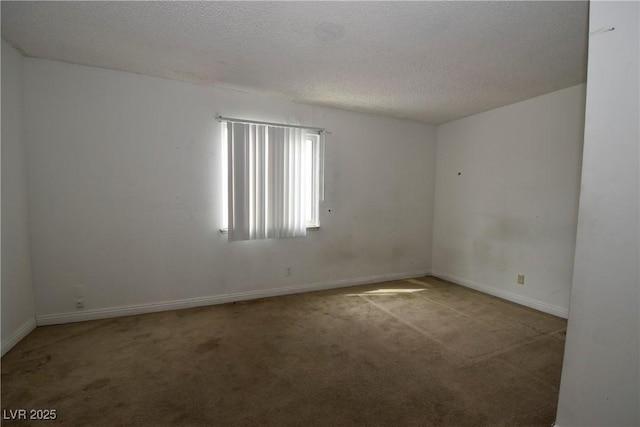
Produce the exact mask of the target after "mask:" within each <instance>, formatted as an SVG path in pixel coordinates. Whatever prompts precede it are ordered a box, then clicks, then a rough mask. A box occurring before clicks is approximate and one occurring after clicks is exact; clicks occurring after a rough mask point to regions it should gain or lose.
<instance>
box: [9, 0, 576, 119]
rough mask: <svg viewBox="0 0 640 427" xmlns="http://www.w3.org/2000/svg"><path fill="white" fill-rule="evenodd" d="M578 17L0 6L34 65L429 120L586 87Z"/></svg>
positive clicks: (437, 9) (541, 11) (149, 5)
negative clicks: (106, 71)
mask: <svg viewBox="0 0 640 427" xmlns="http://www.w3.org/2000/svg"><path fill="white" fill-rule="evenodd" d="M587 18H588V5H587V3H586V2H573V1H572V2H6V1H3V2H2V37H3V38H4V39H5V40H6V41H8V42H9V43H10V44H12V45H13V46H15V47H17V48H18V49H20V50H21V51H22V52H23V53H24V54H25V55H28V56H33V57H38V58H48V59H54V60H59V61H66V62H71V63H76V64H84V65H91V66H96V67H104V68H112V69H117V70H124V71H131V72H136V73H142V74H148V75H152V76H160V77H166V78H170V79H176V80H183V81H188V82H194V83H199V84H206V85H215V86H220V87H228V88H235V89H241V90H245V91H253V92H260V93H268V94H275V95H278V96H281V97H284V98H286V99H290V100H294V101H298V102H304V103H310V104H315V105H325V106H331V107H338V108H343V109H348V110H356V111H365V112H375V113H380V114H386V115H391V116H395V117H402V118H410V119H415V120H420V121H424V122H427V123H434V124H439V123H444V122H447V121H450V120H454V119H457V118H461V117H465V116H468V115H471V114H475V113H478V112H481V111H486V110H489V109H491V108H495V107H499V106H503V105H507V104H511V103H514V102H517V101H521V100H524V99H527V98H531V97H533V96H537V95H542V94H544V93H548V92H552V91H554V90H559V89H562V88H565V87H569V86H572V85H575V84H578V83H582V82H584V81H585V80H586V56H587V49H586V43H587ZM320 24H325V25H321V26H320V27H318V25H320ZM327 24H328V25H327ZM336 24H337V25H336Z"/></svg>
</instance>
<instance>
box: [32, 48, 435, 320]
mask: <svg viewBox="0 0 640 427" xmlns="http://www.w3.org/2000/svg"><path fill="white" fill-rule="evenodd" d="M25 68H26V74H25V79H26V81H25V83H26V95H25V100H26V109H27V116H26V126H25V129H26V138H27V141H28V144H29V153H30V176H29V178H30V189H31V192H30V202H31V229H32V236H33V238H32V256H33V279H34V286H35V290H36V311H37V314H38V321H39V323H40V324H46V323H55V322H60V321H72V320H78V319H80V318H90V317H100V316H103V315H112V314H118V313H120V314H123V313H129V312H134V311H136V310H140V311H147V310H153V309H158V308H160V307H158V306H149V305H150V304H158V303H162V302H170V301H183V302H184V301H185V300H190V301H187V302H186V303H187V304H202V303H209V302H216V301H218V302H219V301H224V300H226V299H225V298H224V297H223V298H220V297H221V296H225V295H229V294H231V297H230V298H231V299H238V298H241V297H243V296H259V295H261V294H260V293H259V292H261V291H264V292H266V294H273V293H277V292H279V291H277V289H278V288H283V287H296V286H302V285H313V284H319V286H338V285H342V284H346V283H360V282H366V281H376V280H384V279H386V278H394V277H406V276H412V275H418V274H424V273H426V272H429V271H430V269H431V223H432V217H431V212H432V210H433V206H432V204H433V189H434V178H435V177H434V170H435V166H434V162H435V128H434V127H433V126H429V125H425V124H420V123H416V122H409V121H402V120H396V119H391V118H384V117H381V116H373V115H365V114H357V113H350V112H345V111H340V110H333V109H326V108H318V107H311V106H307V105H300V104H295V103H291V102H287V101H284V100H279V99H275V98H270V97H263V96H257V95H252V94H247V93H242V92H238V91H230V90H222V89H217V88H210V87H203V86H197V85H190V84H184V83H179V82H174V81H170V80H164V79H159V78H152V77H145V76H140V75H136V74H130V73H124V72H118V71H112V70H103V69H97V68H90V67H83V66H76V65H70V64H64V63H60V62H53V61H46V60H38V59H27V60H26V62H25ZM216 113H217V114H222V115H225V116H230V117H243V118H249V119H262V120H267V121H273V122H283V121H289V122H290V121H291V120H297V121H298V122H300V123H302V124H308V125H315V126H322V127H326V128H327V129H328V130H329V131H330V132H331V134H330V135H328V136H327V139H326V141H327V142H326V198H327V199H326V202H325V203H324V204H323V205H322V206H321V214H320V221H321V229H320V230H319V231H311V232H309V233H308V236H307V237H306V238H302V239H284V240H266V241H251V242H233V243H229V242H227V241H226V235H221V234H220V233H219V232H218V228H219V227H220V197H221V196H220V188H219V185H220V168H219V165H220V162H221V158H220V147H219V144H220V131H219V124H218V123H217V122H216V121H215V120H214V115H215V114H216ZM329 210H331V212H329ZM286 267H291V268H292V272H293V274H292V275H291V276H290V277H286V276H285V268H286ZM76 285H83V286H85V287H86V291H85V303H86V308H85V309H84V310H76V309H75V306H74V303H75V295H74V286H76ZM307 289H310V288H307ZM274 290H275V291H274ZM239 293H250V294H249V295H239ZM194 299H195V300H194ZM131 305H142V307H133V308H132V309H131V310H129V309H126V308H125V309H124V311H120V312H115V311H109V312H101V311H100V310H105V309H107V310H108V309H113V308H122V307H126V306H131ZM175 306H177V305H175V304H169V305H167V306H164V308H170V307H175ZM74 313H84V314H83V315H82V316H80V317H75V316H74Z"/></svg>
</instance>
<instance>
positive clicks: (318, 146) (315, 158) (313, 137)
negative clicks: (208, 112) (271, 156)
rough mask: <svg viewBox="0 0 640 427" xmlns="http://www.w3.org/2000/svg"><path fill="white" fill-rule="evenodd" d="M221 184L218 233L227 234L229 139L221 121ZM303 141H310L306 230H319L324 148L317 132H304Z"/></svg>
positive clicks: (322, 196) (322, 195)
mask: <svg viewBox="0 0 640 427" xmlns="http://www.w3.org/2000/svg"><path fill="white" fill-rule="evenodd" d="M220 126H221V132H220V133H221V144H220V146H221V160H222V162H221V175H222V176H221V183H222V191H221V193H222V203H221V206H222V218H221V219H222V221H221V222H222V226H221V227H220V233H223V234H225V233H228V231H229V230H228V225H229V164H228V157H229V138H228V132H227V122H226V121H221V122H220ZM305 141H311V145H312V146H311V150H310V151H311V163H312V164H311V182H310V186H311V187H312V191H311V202H310V205H311V206H310V209H311V212H310V213H309V215H310V218H309V219H308V220H307V224H306V229H307V230H319V229H320V202H321V201H322V200H323V199H324V194H323V193H324V182H323V180H324V177H323V168H324V147H323V141H322V138H321V135H320V133H319V132H314V131H311V130H307V131H305Z"/></svg>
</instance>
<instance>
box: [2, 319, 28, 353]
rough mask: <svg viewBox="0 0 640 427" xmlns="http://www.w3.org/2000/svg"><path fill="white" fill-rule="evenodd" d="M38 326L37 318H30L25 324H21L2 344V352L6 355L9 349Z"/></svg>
mask: <svg viewBox="0 0 640 427" xmlns="http://www.w3.org/2000/svg"><path fill="white" fill-rule="evenodd" d="M35 328H36V319H35V318H33V319H29V320H28V321H27V322H26V323H25V324H24V325H22V326H20V327H19V328H18V329H17V330H16V331H15V332H14V333H12V334H11V336H9V337H8V338H6V339H3V340H2V344H0V347H1V348H0V354H1V355H2V356H4V355H5V354H6V353H7V352H8V351H9V350H11V349H12V348H13V346H15V345H16V344H18V343H19V342H20V341H21V340H22V339H23V338H24V337H26V336H27V335H29V334H30V333H31V331H33V330H34V329H35Z"/></svg>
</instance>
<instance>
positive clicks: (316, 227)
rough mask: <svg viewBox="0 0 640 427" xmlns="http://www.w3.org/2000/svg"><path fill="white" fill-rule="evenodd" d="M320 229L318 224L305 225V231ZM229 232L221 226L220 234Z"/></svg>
mask: <svg viewBox="0 0 640 427" xmlns="http://www.w3.org/2000/svg"><path fill="white" fill-rule="evenodd" d="M318 230H320V226H319V225H314V226H312V227H307V231H318ZM228 232H229V230H227V229H226V228H221V229H220V234H227V233H228Z"/></svg>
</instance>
